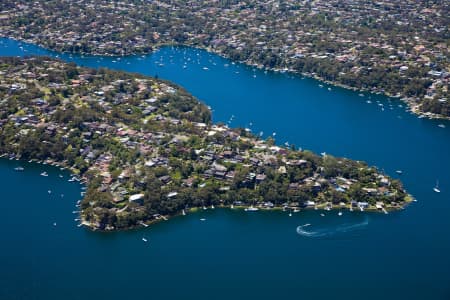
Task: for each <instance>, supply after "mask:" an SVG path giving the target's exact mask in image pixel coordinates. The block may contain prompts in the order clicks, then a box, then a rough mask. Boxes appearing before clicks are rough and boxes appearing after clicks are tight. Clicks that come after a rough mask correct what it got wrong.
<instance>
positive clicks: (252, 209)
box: [245, 206, 259, 211]
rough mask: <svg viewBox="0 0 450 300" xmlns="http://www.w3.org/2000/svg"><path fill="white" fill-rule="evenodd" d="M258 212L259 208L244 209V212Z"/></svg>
mask: <svg viewBox="0 0 450 300" xmlns="http://www.w3.org/2000/svg"><path fill="white" fill-rule="evenodd" d="M258 210H259V208H257V207H253V206H250V207H247V208H246V209H245V211H258Z"/></svg>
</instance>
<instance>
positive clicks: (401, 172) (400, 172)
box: [395, 170, 403, 175]
mask: <svg viewBox="0 0 450 300" xmlns="http://www.w3.org/2000/svg"><path fill="white" fill-rule="evenodd" d="M395 173H397V174H400V175H401V174H403V171H402V170H397V171H395Z"/></svg>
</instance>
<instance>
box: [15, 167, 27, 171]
mask: <svg viewBox="0 0 450 300" xmlns="http://www.w3.org/2000/svg"><path fill="white" fill-rule="evenodd" d="M14 170H16V171H23V170H25V169H24V168H23V167H15V168H14Z"/></svg>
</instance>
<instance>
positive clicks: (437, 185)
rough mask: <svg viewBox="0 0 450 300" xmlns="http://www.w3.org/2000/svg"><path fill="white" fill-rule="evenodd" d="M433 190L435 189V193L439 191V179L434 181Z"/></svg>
mask: <svg viewBox="0 0 450 300" xmlns="http://www.w3.org/2000/svg"><path fill="white" fill-rule="evenodd" d="M433 191H435V192H436V193H440V192H441V190H440V189H439V181H436V186H435V187H434V188H433Z"/></svg>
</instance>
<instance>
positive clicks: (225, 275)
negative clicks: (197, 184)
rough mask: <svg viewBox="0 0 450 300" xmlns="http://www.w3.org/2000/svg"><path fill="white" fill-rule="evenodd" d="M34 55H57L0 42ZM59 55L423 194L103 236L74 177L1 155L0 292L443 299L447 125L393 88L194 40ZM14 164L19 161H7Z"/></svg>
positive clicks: (446, 288)
mask: <svg viewBox="0 0 450 300" xmlns="http://www.w3.org/2000/svg"><path fill="white" fill-rule="evenodd" d="M20 47H22V48H20ZM31 54H39V55H50V56H56V55H58V54H57V53H55V52H51V51H47V50H45V49H42V48H40V47H37V46H33V45H28V44H24V43H19V42H16V41H13V40H9V39H0V55H2V56H6V55H31ZM58 56H59V57H60V58H62V59H64V60H67V61H74V62H76V63H78V64H81V65H84V66H90V67H101V66H102V67H108V68H113V69H120V70H126V71H131V72H138V73H141V74H146V75H152V76H155V75H157V76H158V77H159V78H163V79H168V80H171V81H173V82H175V83H177V84H179V85H181V86H183V87H184V88H186V89H187V90H188V91H189V92H191V93H192V94H193V95H194V96H196V97H198V98H199V99H200V100H201V101H203V102H205V103H206V104H207V105H209V106H211V107H212V109H213V118H214V120H215V121H217V122H224V123H229V124H230V126H242V127H250V128H251V129H252V130H253V132H255V133H259V132H263V136H269V135H272V134H273V133H274V132H275V133H276V135H275V138H276V140H277V142H278V143H279V144H284V143H285V142H289V143H290V144H295V145H296V146H297V147H302V148H303V149H310V150H312V151H315V152H327V153H330V154H333V155H336V156H345V157H349V158H352V159H358V160H364V161H367V162H368V163H369V164H371V165H376V166H378V167H380V168H381V169H383V170H384V171H385V172H386V173H388V174H389V175H391V176H393V177H398V175H396V173H395V170H403V175H401V179H402V181H403V182H404V184H405V187H406V189H407V190H408V191H409V192H410V193H412V194H413V196H414V197H415V198H417V200H418V202H416V203H413V204H412V205H410V206H409V207H408V208H407V209H405V210H403V211H400V212H396V213H391V214H389V215H380V214H363V213H359V212H358V213H356V212H354V213H350V212H344V214H343V216H341V217H338V216H337V213H336V212H327V213H326V216H325V217H321V216H320V213H321V212H316V211H308V212H301V213H298V214H294V215H293V216H292V217H289V216H288V215H287V212H258V213H256V214H249V213H245V212H241V211H230V210H219V209H216V210H208V211H206V212H201V213H198V214H192V215H188V216H185V217H178V218H175V219H172V220H170V221H168V222H163V223H159V224H156V225H154V226H151V227H149V228H147V229H142V230H137V231H129V232H118V233H107V234H104V233H96V232H90V231H88V230H86V229H83V228H78V227H76V222H75V221H74V220H73V219H74V218H76V217H77V216H76V214H72V211H73V210H76V208H75V202H76V201H77V200H78V199H80V197H81V196H80V192H81V190H80V188H81V187H80V186H78V185H77V184H73V183H69V182H67V178H68V174H67V173H62V174H64V176H65V177H64V178H62V179H61V178H59V176H58V175H59V174H60V173H61V172H60V171H59V170H58V169H55V168H51V167H48V166H42V165H32V164H26V163H24V162H17V161H9V160H1V161H0V182H1V186H2V196H1V200H2V201H1V205H2V212H3V216H2V218H1V219H0V220H1V221H0V228H1V233H2V234H1V236H0V239H1V246H2V247H1V250H0V265H1V266H2V268H1V269H2V272H0V299H94V298H110V299H122V298H124V297H131V296H132V297H133V298H137V297H140V298H144V299H149V298H165V299H179V298H181V297H185V298H189V299H190V298H194V297H196V298H198V299H211V298H214V299H229V298H231V297H233V298H262V299H274V298H280V299H287V298H293V297H294V298H301V299H329V298H331V297H334V298H338V299H340V298H346V299H363V298H364V299H424V298H427V299H449V298H450V258H449V253H450V234H449V230H450V218H449V217H450V196H449V195H450V192H449V191H450V176H449V168H450V155H449V154H450V123H449V122H447V121H437V120H426V119H418V118H417V117H415V116H413V115H411V114H410V113H408V112H407V111H406V110H405V107H404V105H403V103H402V102H400V101H399V100H397V99H392V98H387V97H384V96H379V95H371V94H364V96H363V97H361V96H359V95H358V93H357V92H353V91H348V90H345V89H341V88H337V87H333V86H328V85H326V84H324V87H323V88H321V87H319V84H320V83H319V82H318V81H316V80H312V79H308V78H305V79H302V78H301V77H298V76H292V75H287V74H279V73H272V72H268V73H267V74H266V73H264V72H263V71H261V70H255V69H253V68H251V67H247V66H243V65H240V64H232V62H230V61H229V60H227V59H223V58H221V57H218V56H216V55H213V54H210V53H208V52H205V51H201V50H197V49H191V48H170V47H166V48H163V49H161V50H159V51H157V52H155V53H153V54H150V55H146V56H135V57H122V58H113V57H103V58H99V57H88V56H86V57H81V56H75V55H74V56H71V55H69V54H59V55H58ZM183 66H186V67H183ZM206 68H207V69H206ZM329 87H330V89H331V90H328V88H329ZM369 97H370V98H369ZM367 100H370V101H371V103H367V102H366V101H367ZM400 106H402V107H400ZM382 108H384V110H382ZM232 116H234V117H233V118H231V117H232ZM441 123H442V124H445V125H446V128H445V129H443V128H439V127H438V126H437V125H438V124H441ZM19 164H20V165H23V166H24V167H25V172H15V171H14V167H15V166H18V165H19ZM43 170H46V171H47V172H49V177H42V176H39V173H40V172H42V171H43ZM436 180H439V184H440V188H441V191H442V192H441V193H440V194H436V193H434V192H433V191H432V188H433V187H434V185H435V183H436ZM48 190H51V191H52V193H51V194H49V193H48ZM61 194H64V197H61ZM202 217H205V218H206V219H207V220H206V221H205V222H201V221H199V219H200V218H202ZM55 222H56V226H54V225H53V223H55ZM308 223H309V224H311V225H310V226H307V227H304V229H305V230H306V232H309V233H314V232H316V233H317V232H318V233H324V235H321V234H319V235H318V236H316V237H315V236H310V235H302V234H298V232H297V227H298V226H300V225H304V224H308ZM301 232H302V231H300V233H301ZM142 237H146V238H147V239H148V240H149V242H148V243H144V242H143V241H142V240H141V239H142Z"/></svg>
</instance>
